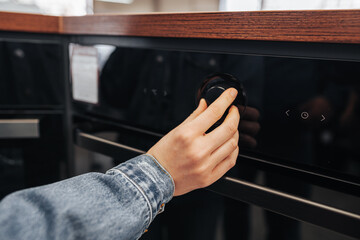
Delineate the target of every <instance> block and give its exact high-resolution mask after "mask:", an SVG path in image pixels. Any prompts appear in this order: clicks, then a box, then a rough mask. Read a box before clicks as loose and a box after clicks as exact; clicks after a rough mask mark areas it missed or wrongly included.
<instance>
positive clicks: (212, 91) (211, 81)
mask: <svg viewBox="0 0 360 240" xmlns="http://www.w3.org/2000/svg"><path fill="white" fill-rule="evenodd" d="M228 88H235V89H236V90H237V91H238V95H237V96H236V99H235V100H234V102H233V103H232V105H235V106H237V107H240V106H243V107H242V108H241V109H242V111H241V112H240V113H242V112H243V111H245V108H246V93H245V91H244V88H243V86H242V84H241V82H240V81H239V80H238V79H237V78H235V77H234V76H232V75H230V74H227V73H215V74H212V75H210V76H208V77H207V78H206V79H205V80H204V81H203V83H202V85H201V87H200V89H199V91H198V94H197V104H198V103H199V101H200V99H201V98H204V99H205V101H206V103H207V105H208V106H209V105H210V104H211V103H213V102H214V101H215V100H216V99H217V98H218V97H219V96H220V95H221V94H222V93H223V92H224V91H225V90H226V89H228ZM228 111H229V109H227V110H226V112H225V114H224V116H223V117H222V118H221V119H220V120H219V121H217V122H216V123H215V124H214V126H212V127H211V129H213V128H215V127H217V126H219V125H220V124H221V123H222V122H223V121H224V119H225V117H226V115H227V113H228ZM211 129H210V130H211Z"/></svg>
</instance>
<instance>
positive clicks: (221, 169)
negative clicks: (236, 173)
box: [211, 148, 239, 182]
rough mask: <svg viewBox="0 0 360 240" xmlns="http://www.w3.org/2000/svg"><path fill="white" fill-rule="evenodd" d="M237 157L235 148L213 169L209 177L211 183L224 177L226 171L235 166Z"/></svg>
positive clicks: (237, 151)
mask: <svg viewBox="0 0 360 240" xmlns="http://www.w3.org/2000/svg"><path fill="white" fill-rule="evenodd" d="M238 155H239V148H236V149H235V150H234V151H233V152H232V153H231V154H230V155H229V156H227V157H226V158H225V159H224V160H223V161H221V162H220V163H219V164H218V165H217V166H216V167H215V168H214V169H213V172H212V174H211V176H212V177H213V179H212V182H215V181H217V180H218V179H219V178H221V177H222V176H224V174H225V173H226V172H227V171H229V170H230V169H231V168H232V167H234V166H235V164H236V160H237V158H238Z"/></svg>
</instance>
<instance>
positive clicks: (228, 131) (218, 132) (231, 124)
mask: <svg viewBox="0 0 360 240" xmlns="http://www.w3.org/2000/svg"><path fill="white" fill-rule="evenodd" d="M239 121H240V114H239V111H238V110H237V108H236V107H235V106H231V108H230V110H229V113H228V115H227V116H226V118H225V120H224V122H223V123H222V124H221V125H220V126H218V127H217V128H215V129H214V130H213V131H212V132H210V133H209V134H207V135H206V136H205V141H206V142H208V146H209V148H210V151H211V152H212V151H215V149H217V148H218V147H220V146H221V145H223V144H224V143H225V142H227V141H228V140H229V139H230V138H231V137H232V136H233V135H234V134H235V133H236V132H237V130H238V125H239Z"/></svg>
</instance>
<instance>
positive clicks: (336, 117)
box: [75, 47, 360, 239]
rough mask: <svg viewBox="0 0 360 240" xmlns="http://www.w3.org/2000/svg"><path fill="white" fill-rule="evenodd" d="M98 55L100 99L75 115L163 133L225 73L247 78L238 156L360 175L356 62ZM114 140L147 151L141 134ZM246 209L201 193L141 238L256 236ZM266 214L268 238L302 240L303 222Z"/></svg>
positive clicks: (248, 174) (275, 182)
mask: <svg viewBox="0 0 360 240" xmlns="http://www.w3.org/2000/svg"><path fill="white" fill-rule="evenodd" d="M99 56H100V57H101V56H106V60H104V59H102V58H100V59H102V60H101V61H100V62H101V64H100V68H99V72H100V74H99V93H98V94H99V102H98V103H97V104H90V103H88V104H86V103H83V102H82V103H81V102H75V107H76V109H77V110H78V111H82V112H84V111H85V112H86V113H90V114H92V115H93V116H97V117H100V118H103V119H107V120H109V121H114V122H116V123H119V122H120V123H123V124H126V125H130V126H135V127H138V128H141V129H145V130H151V131H154V132H157V133H162V134H165V133H167V132H168V131H169V130H171V129H172V128H174V127H175V126H177V125H178V124H179V123H181V122H182V121H183V120H184V119H185V118H186V117H187V116H188V115H189V114H190V113H191V112H192V111H193V110H194V109H195V107H196V104H197V102H196V95H197V92H198V89H199V88H200V86H201V84H202V83H203V81H204V80H205V79H206V78H207V76H209V75H211V74H214V73H228V74H231V75H233V76H235V77H236V78H237V79H238V80H240V81H241V83H242V85H243V87H244V89H245V92H246V96H247V106H246V109H245V111H244V112H242V110H243V109H241V112H242V114H241V121H240V125H239V129H240V132H241V137H240V143H239V145H240V151H241V152H242V153H246V154H248V155H251V156H260V157H261V158H263V159H266V160H269V161H271V160H272V159H273V160H276V161H283V162H285V163H296V164H300V165H304V166H311V167H316V168H322V169H327V170H331V171H333V172H336V173H341V174H346V175H347V176H351V177H353V178H355V179H356V178H359V176H360V163H359V160H358V159H359V151H358V149H359V145H360V141H359V140H358V137H357V136H358V135H359V133H360V128H359V127H358V124H357V123H358V118H359V106H358V105H359V87H358V83H357V79H358V78H359V76H360V64H359V63H357V62H340V61H325V60H310V59H294V58H279V57H262V56H245V55H231V54H212V53H194V52H177V51H162V50H149V49H130V48H119V47H118V48H115V49H112V50H111V53H110V52H109V51H106V53H104V54H101V50H99ZM118 140H119V142H121V143H124V142H125V143H127V144H128V145H130V146H136V147H138V145H139V144H140V145H141V142H144V144H143V146H147V147H148V146H149V145H150V144H149V142H147V140H145V139H144V140H142V139H140V138H139V137H134V138H133V139H132V138H131V136H125V135H123V137H122V136H120V135H119V137H118ZM136 144H138V145H136ZM144 150H147V149H145V148H144ZM123 160H125V159H123ZM229 174H230V175H232V176H235V177H239V178H241V179H245V180H248V181H252V182H253V181H255V180H256V179H257V178H258V177H259V172H258V171H257V170H256V169H244V168H240V167H239V166H235V167H234V168H233V169H232V170H231V172H229ZM261 179H262V180H261V183H262V184H264V185H267V186H269V187H271V188H275V189H277V190H281V191H284V192H287V193H291V194H293V195H297V196H302V197H309V196H310V195H311V194H312V193H311V191H312V189H311V188H310V187H309V186H308V185H306V184H304V183H302V182H297V181H295V180H294V179H291V178H287V177H282V176H279V175H275V174H271V173H262V174H261ZM329 197H331V194H330V195H329ZM249 211H250V210H249V206H248V205H246V204H243V203H239V202H237V201H233V200H230V199H223V198H222V197H220V196H217V195H215V194H212V193H209V192H206V191H203V190H200V191H195V192H193V193H190V194H189V195H186V196H183V197H181V198H176V199H174V200H173V201H172V202H171V203H169V204H168V206H167V211H166V212H165V213H163V214H162V215H160V216H159V217H157V220H155V222H154V224H152V225H151V228H150V232H149V233H147V234H145V235H144V236H143V238H142V239H219V238H216V236H217V235H216V234H218V233H219V232H221V234H223V235H222V236H223V237H224V239H250V237H251V236H250V225H249V224H250V221H251V220H250V216H252V215H251V214H250V212H249ZM263 216H264V219H265V220H264V222H265V225H266V229H267V230H266V233H265V234H264V239H300V237H301V234H300V231H301V228H300V225H299V222H297V221H295V220H291V219H288V218H286V217H282V216H280V215H277V214H274V213H269V212H266V213H264V215H263ZM219 222H222V224H223V225H222V226H223V227H222V228H220V230H219ZM179 229H181V230H179ZM221 234H220V235H221ZM265 235H266V237H265Z"/></svg>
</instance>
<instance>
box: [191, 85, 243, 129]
mask: <svg viewBox="0 0 360 240" xmlns="http://www.w3.org/2000/svg"><path fill="white" fill-rule="evenodd" d="M236 95H237V90H236V89H234V88H229V89H227V90H226V91H224V92H223V93H222V94H221V95H220V97H219V98H218V99H216V100H215V102H213V103H212V104H211V105H210V106H209V107H208V108H207V109H206V110H205V111H204V112H202V113H201V114H200V115H199V116H198V117H197V118H195V119H194V120H193V121H192V123H191V124H192V128H193V129H194V130H196V131H197V133H201V134H203V133H205V132H206V131H207V130H208V129H209V128H210V127H211V126H212V125H214V123H216V122H217V121H218V120H219V119H220V118H221V117H222V116H223V115H224V113H225V111H226V109H227V108H228V107H229V106H230V104H231V103H232V102H233V101H234V100H235V98H236Z"/></svg>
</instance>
